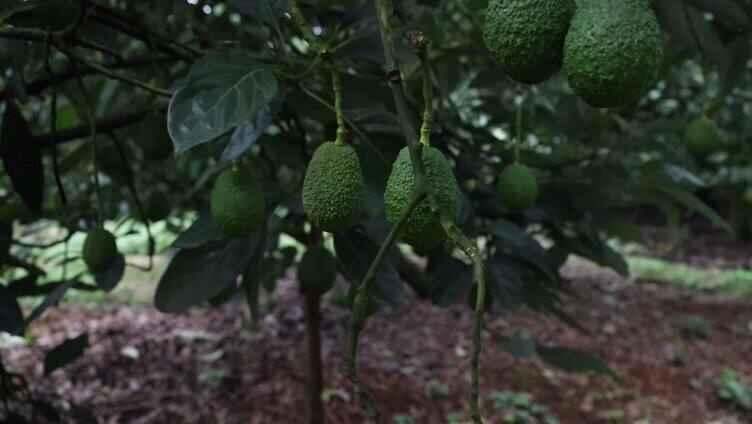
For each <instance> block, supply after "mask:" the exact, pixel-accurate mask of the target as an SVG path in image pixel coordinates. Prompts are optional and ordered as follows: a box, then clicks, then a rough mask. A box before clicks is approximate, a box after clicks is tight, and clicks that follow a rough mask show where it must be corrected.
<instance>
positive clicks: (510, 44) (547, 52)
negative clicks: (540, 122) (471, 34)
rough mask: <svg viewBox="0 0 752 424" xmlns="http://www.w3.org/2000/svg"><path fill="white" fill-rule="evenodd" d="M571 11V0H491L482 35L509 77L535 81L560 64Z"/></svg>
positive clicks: (522, 81)
mask: <svg viewBox="0 0 752 424" xmlns="http://www.w3.org/2000/svg"><path fill="white" fill-rule="evenodd" d="M574 11H575V3H574V1H573V0H490V2H489V4H488V9H487V10H486V19H485V22H484V25H483V39H484V40H485V42H486V47H488V50H489V51H490V52H491V56H492V57H493V59H494V60H495V61H496V62H497V63H498V64H499V65H500V66H501V68H502V70H503V71H504V73H505V74H507V76H508V77H509V78H511V79H513V80H514V81H517V82H521V83H525V84H537V83H539V82H543V81H545V80H547V79H549V78H551V76H553V75H554V74H555V73H556V72H557V71H558V70H559V69H560V68H561V62H562V48H563V47H564V37H565V36H566V34H567V29H568V28H569V22H570V21H571V19H572V16H573V15H574Z"/></svg>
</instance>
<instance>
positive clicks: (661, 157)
mask: <svg viewBox="0 0 752 424" xmlns="http://www.w3.org/2000/svg"><path fill="white" fill-rule="evenodd" d="M751 36H752V3H749V2H748V1H747V0H720V1H715V2H707V1H701V0H687V1H680V0H653V1H648V0H580V1H574V0H491V1H488V2H487V1H483V0H477V1H459V0H456V1H455V0H448V1H447V0H435V1H433V0H427V1H419V2H404V1H401V0H373V1H372V2H370V1H350V0H329V1H303V0H300V1H293V0H287V1H285V0H258V1H257V0H227V1H214V0H205V1H204V0H200V1H199V0H197V1H188V2H164V1H156V0H151V1H140V2H116V1H109V0H27V1H22V0H5V1H3V2H2V4H0V62H1V63H2V65H3V68H4V72H3V74H2V75H1V77H2V79H1V80H0V90H2V94H3V96H2V99H1V100H0V102H2V108H3V114H2V124H1V127H0V159H2V164H3V173H4V177H3V178H2V179H0V202H2V203H0V231H1V232H0V241H1V242H2V243H0V253H1V254H2V265H0V266H1V267H2V268H1V271H2V274H0V277H1V278H0V296H1V297H0V330H2V331H7V332H10V333H14V334H23V333H24V331H26V328H27V327H28V325H29V323H30V322H32V321H33V320H34V319H36V318H37V317H39V316H40V315H41V314H42V313H43V312H44V311H45V310H46V309H47V308H49V307H51V306H53V305H55V304H56V303H57V302H59V301H60V300H61V299H63V297H64V296H65V294H66V292H68V291H70V290H104V291H110V290H112V289H113V288H114V287H115V286H116V285H117V284H118V282H119V281H120V279H122V276H123V270H124V268H125V267H126V266H138V264H134V263H130V262H129V261H128V260H127V255H124V254H123V253H124V252H123V251H122V249H121V251H120V252H119V251H118V247H119V246H118V243H117V240H118V239H119V238H123V237H125V236H129V235H131V234H143V235H144V240H145V242H144V244H143V246H142V247H141V252H142V253H145V254H147V255H149V257H152V256H153V255H154V254H155V253H159V252H157V250H158V247H159V246H158V245H157V243H156V242H155V237H154V236H153V234H152V229H153V224H154V223H155V222H161V223H163V226H164V228H165V229H166V231H168V232H171V233H173V234H175V235H176V237H175V240H174V242H172V244H171V245H170V246H169V250H168V251H169V256H170V258H171V259H170V262H169V264H168V266H167V269H166V270H165V272H164V274H163V275H162V277H161V280H160V282H159V286H158V287H157V290H156V294H155V298H154V306H155V307H156V308H157V309H158V310H160V311H162V312H164V313H181V312H184V311H186V310H187V309H189V308H192V307H198V306H202V305H206V304H210V305H215V306H216V305H219V304H222V303H224V302H227V301H229V300H231V299H234V298H238V297H241V298H244V299H245V300H246V301H247V304H248V307H249V309H250V311H251V315H252V317H253V318H254V319H257V318H258V316H259V315H260V314H261V313H262V312H263V310H262V308H261V307H260V304H259V297H260V296H262V295H263V292H264V291H265V290H273V287H274V282H275V281H276V280H278V279H279V278H281V277H282V276H283V275H284V273H285V271H286V270H287V269H288V268H289V267H291V266H292V265H294V264H295V262H296V261H297V260H298V258H300V260H299V267H298V274H297V275H298V279H299V281H300V285H301V291H302V293H303V295H304V299H305V303H306V322H307V329H308V338H309V343H308V349H309V373H310V379H309V385H308V388H307V390H308V396H307V399H308V400H307V405H306V411H307V421H308V422H311V423H320V422H323V408H322V404H321V396H320V392H321V389H322V385H323V383H322V374H321V357H320V356H321V353H320V346H319V344H320V341H319V335H318V323H319V319H320V310H319V302H320V300H321V296H322V295H323V294H325V293H326V292H327V291H328V290H329V289H330V288H331V287H332V285H333V283H334V280H335V278H336V275H337V274H341V275H342V276H343V277H344V279H345V280H347V281H348V282H349V283H350V293H349V296H348V298H349V304H350V308H351V311H352V312H351V318H350V320H349V325H348V331H347V336H346V339H345V341H344V346H343V347H342V356H343V358H342V362H343V371H344V375H345V376H346V377H347V378H348V379H349V380H350V382H351V383H352V387H353V391H354V393H355V394H356V395H357V396H358V398H359V399H360V400H361V401H362V405H363V410H364V414H365V415H366V416H368V417H369V418H370V419H372V420H373V421H376V422H378V421H380V419H381V416H380V408H379V402H378V399H376V398H375V397H374V396H373V395H371V394H370V392H369V391H368V389H367V386H368V384H367V382H368V378H367V376H362V375H361V374H359V373H358V369H357V367H356V364H357V361H356V358H357V353H358V340H359V336H360V333H361V331H362V330H363V329H364V325H365V322H366V320H367V317H368V315H369V314H370V313H372V312H373V311H374V309H376V308H386V309H388V308H397V307H400V305H401V302H402V299H403V297H404V293H405V290H406V289H409V290H413V291H414V292H415V293H416V294H417V295H418V296H420V297H423V298H426V299H429V300H430V301H432V302H433V303H435V304H437V305H440V306H447V305H451V304H455V303H461V302H465V301H466V300H467V299H468V298H469V299H470V304H471V306H472V309H473V313H474V318H475V325H474V327H473V330H472V331H473V334H472V339H473V347H472V352H471V355H470V364H469V368H470V370H471V372H470V375H471V384H470V387H469V389H468V400H469V412H470V415H471V416H472V418H473V420H474V421H475V422H482V407H481V403H480V401H479V399H480V396H481V394H480V379H481V373H480V372H479V368H480V365H481V364H480V362H481V361H480V354H481V348H482V341H483V340H484V330H483V321H484V317H485V314H487V313H495V312H496V313H498V312H511V311H514V310H515V309H517V308H520V307H522V306H527V307H529V308H531V309H533V310H535V311H538V312H540V313H543V314H550V315H553V316H555V317H558V318H559V319H560V320H561V321H562V325H569V326H572V327H574V328H577V329H578V330H582V331H585V329H584V328H582V326H581V325H580V324H579V323H578V322H577V321H576V320H575V319H574V318H572V317H571V316H569V315H568V314H567V313H566V312H565V310H564V309H563V308H562V305H564V304H565V303H566V302H572V301H576V293H573V290H572V288H571V286H570V284H569V281H567V279H566V278H564V277H563V276H562V275H561V273H560V268H561V267H562V265H563V264H564V263H565V262H566V260H567V259H568V258H569V257H570V256H572V255H578V256H581V257H585V258H588V259H590V260H591V261H593V262H595V263H597V264H599V265H602V266H605V267H610V268H612V269H614V270H615V271H616V272H618V273H620V274H624V275H626V274H627V273H628V266H627V263H626V261H625V260H624V258H623V257H622V256H621V255H620V254H619V253H618V252H617V251H616V250H614V248H613V247H612V245H611V244H609V243H608V241H609V240H610V239H612V238H617V239H622V240H627V241H637V242H641V241H642V240H643V237H642V236H641V234H640V230H639V227H638V226H636V225H635V224H634V223H632V222H630V221H628V220H625V219H623V218H622V216H623V215H622V214H620V213H621V212H623V211H625V210H629V209H630V208H636V207H650V208H655V210H658V211H660V212H661V213H662V214H663V215H664V216H665V219H666V222H667V223H669V224H671V225H674V226H676V225H679V224H680V223H681V222H682V221H681V218H682V216H683V214H684V213H698V214H701V215H702V216H704V217H705V218H707V219H709V220H710V221H712V222H713V223H714V224H715V225H717V226H719V227H721V228H724V229H726V230H729V231H731V229H730V228H729V225H728V224H727V223H726V221H725V220H724V218H723V216H721V215H720V214H718V213H717V212H715V211H714V209H713V208H712V207H710V206H709V205H708V203H707V202H706V200H710V201H712V200H713V199H712V198H711V197H708V196H706V195H705V193H704V191H706V190H708V188H709V187H711V185H712V184H714V183H719V186H721V187H726V188H728V187H729V186H731V188H732V190H734V193H736V194H735V196H737V195H738V192H739V190H740V189H739V187H740V185H741V184H742V183H739V182H738V181H743V184H747V185H748V184H749V180H750V178H752V176H751V175H750V173H749V172H747V174H746V175H747V176H746V177H744V178H746V179H744V178H742V179H741V180H739V179H737V180H734V181H735V182H733V183H728V184H725V183H724V182H725V181H726V180H728V178H727V177H726V175H727V173H726V171H727V170H728V169H730V168H731V167H746V169H747V171H749V170H748V167H749V163H748V160H747V159H745V158H743V157H741V156H743V155H738V154H736V153H735V152H748V151H749V148H748V147H746V145H745V143H744V142H743V141H745V137H746V136H745V134H746V133H747V130H748V128H747V125H749V124H746V120H745V122H740V118H741V117H743V116H745V113H746V114H748V113H749V106H748V104H747V103H745V102H747V101H748V100H749V99H750V98H751V97H752V95H750V93H751V92H752V91H750V84H751V83H752V82H751V81H750V78H749V77H750V75H749V68H748V62H749V54H750V37H751ZM690 121H692V122H693V123H692V124H691V125H687V122H690ZM719 128H720V129H719ZM727 140H736V144H733V143H732V142H730V141H727ZM732 144H733V146H736V147H733V148H732V147H731V145H732ZM747 144H748V143H747ZM724 146H726V147H729V148H728V149H724ZM724 150H725V151H726V152H728V153H723V151H724ZM701 190H702V192H700V194H701V196H698V195H697V193H698V191H701ZM737 197H738V196H737ZM84 234H85V236H84ZM283 237H285V238H287V237H290V238H292V239H294V240H296V242H297V245H298V246H301V247H302V246H307V249H303V248H301V249H300V250H305V253H303V252H300V253H303V254H302V255H299V254H298V249H297V248H295V247H290V246H289V245H287V246H285V245H284V244H282V243H281V239H282V238H283ZM84 238H85V241H84V242H83V244H81V242H80V239H84ZM332 246H333V249H331V247H332ZM120 247H121V246H120ZM125 253H128V252H125ZM416 257H424V258H425V259H426V265H425V267H422V266H419V265H418V263H419V262H418V261H416V259H415V258H416ZM78 261H82V262H83V263H84V264H85V266H86V268H84V269H80V268H76V264H77V262H78ZM149 266H151V264H149ZM69 270H72V271H69ZM39 296H41V299H42V300H41V301H40V302H38V304H37V306H36V308H34V309H32V310H31V311H30V312H25V311H24V310H22V308H21V307H20V306H19V303H18V300H19V299H21V298H24V297H39ZM383 313H389V312H388V310H387V311H384V312H383ZM84 342H85V339H79V340H72V341H66V343H68V346H70V344H71V343H72V344H73V345H74V347H76V349H72V350H73V351H75V352H80V351H82V350H83V349H78V347H81V344H82V343H84ZM61 351H62V352H70V351H71V349H62V350H61ZM541 351H545V350H543V349H541ZM562 351H564V352H568V353H572V352H575V353H573V354H572V355H574V356H575V358H582V357H583V355H584V353H582V352H578V351H574V350H562ZM59 352H60V351H57V352H51V354H52V353H56V354H58V355H59V354H60V353H59ZM69 356H70V355H69ZM58 359H59V358H58ZM58 362H60V361H58ZM63 362H64V361H63ZM590 363H593V361H590ZM578 369H593V370H595V371H602V372H609V370H608V367H605V366H602V364H599V365H597V366H591V367H587V366H583V367H579V368H578ZM364 377H365V378H364ZM0 378H2V381H3V384H6V383H7V384H9V385H4V386H3V387H5V389H4V390H3V391H2V392H0V393H2V395H3V397H4V399H8V398H10V397H13V396H14V395H17V394H20V392H21V391H20V389H19V390H15V389H13V387H15V385H16V383H17V381H16V380H17V379H16V377H15V376H12V375H10V374H9V373H7V372H6V371H5V368H3V367H2V363H0ZM5 406H6V411H5V413H6V414H8V415H9V414H11V411H10V410H9V407H8V403H7V402H6V403H5Z"/></svg>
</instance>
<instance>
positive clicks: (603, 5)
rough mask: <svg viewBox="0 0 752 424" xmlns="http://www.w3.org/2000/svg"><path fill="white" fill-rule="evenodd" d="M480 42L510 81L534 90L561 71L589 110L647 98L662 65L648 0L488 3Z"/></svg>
mask: <svg viewBox="0 0 752 424" xmlns="http://www.w3.org/2000/svg"><path fill="white" fill-rule="evenodd" d="M483 36H484V40H485V43H486V46H487V48H488V50H489V51H490V54H491V56H492V58H493V59H494V60H495V61H496V62H497V63H498V64H499V65H500V67H501V68H502V70H503V71H504V72H505V74H506V75H507V76H508V77H510V78H511V79H513V80H514V81H517V82H521V83H527V84H536V83H540V82H543V81H545V80H547V79H549V78H550V77H551V76H553V75H554V74H555V73H556V72H557V71H558V70H559V69H560V68H563V70H564V73H565V75H566V78H567V81H568V82H569V86H570V87H571V88H572V91H574V92H575V94H577V96H579V97H580V98H581V99H582V100H584V101H585V102H586V103H588V104H590V105H591V106H593V107H599V108H605V107H618V106H622V105H624V104H626V103H629V102H631V101H633V100H635V99H637V98H638V97H640V96H642V95H643V94H645V92H647V90H648V89H649V88H650V86H651V85H652V84H653V83H655V81H656V80H657V78H658V74H659V72H660V68H661V62H662V60H663V39H662V36H661V31H660V27H659V25H658V20H657V18H656V16H655V13H654V12H653V10H652V9H651V8H650V4H649V2H648V0H581V1H579V2H577V3H575V2H574V0H490V1H489V5H488V9H487V11H486V18H485V22H484V26H483Z"/></svg>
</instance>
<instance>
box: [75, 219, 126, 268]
mask: <svg viewBox="0 0 752 424" xmlns="http://www.w3.org/2000/svg"><path fill="white" fill-rule="evenodd" d="M81 256H82V258H83V260H84V263H85V264H86V266H87V267H88V268H89V270H90V271H91V272H104V271H107V270H108V269H109V268H110V267H111V266H112V264H114V263H115V259H116V258H117V244H116V243H115V236H113V235H112V233H110V232H109V231H107V230H105V229H102V228H96V229H93V230H91V231H89V233H88V234H87V235H86V239H85V240H84V246H83V250H82V252H81Z"/></svg>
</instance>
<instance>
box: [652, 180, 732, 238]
mask: <svg viewBox="0 0 752 424" xmlns="http://www.w3.org/2000/svg"><path fill="white" fill-rule="evenodd" d="M655 188H656V190H657V191H659V192H661V193H663V194H664V195H666V196H668V197H669V198H671V199H673V200H674V201H675V202H677V203H679V204H680V205H682V206H684V207H685V208H687V209H691V210H693V211H695V212H697V213H699V214H701V215H703V216H704V217H705V218H707V219H709V220H710V221H711V222H712V223H713V224H715V225H717V226H718V227H720V228H722V229H723V230H725V231H726V232H728V233H729V234H731V235H733V234H734V230H733V229H732V228H731V225H729V223H728V222H726V220H725V219H723V218H722V217H721V216H720V215H718V213H717V212H716V211H714V210H713V209H711V208H710V206H708V205H707V204H705V202H703V201H702V200H700V199H699V198H698V197H697V196H695V195H694V194H692V193H690V192H688V191H686V190H684V189H682V188H681V187H676V186H670V185H661V186H657V187H655Z"/></svg>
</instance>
